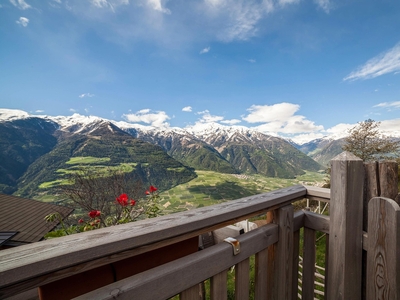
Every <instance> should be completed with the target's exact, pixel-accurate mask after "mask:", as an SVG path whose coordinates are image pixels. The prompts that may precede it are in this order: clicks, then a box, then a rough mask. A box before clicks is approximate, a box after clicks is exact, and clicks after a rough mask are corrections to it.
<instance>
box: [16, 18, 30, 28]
mask: <svg viewBox="0 0 400 300" xmlns="http://www.w3.org/2000/svg"><path fill="white" fill-rule="evenodd" d="M15 23H17V24H19V25H21V26H23V27H26V26H28V23H29V19H28V18H25V17H20V18H19V19H18V20H17V21H15Z"/></svg>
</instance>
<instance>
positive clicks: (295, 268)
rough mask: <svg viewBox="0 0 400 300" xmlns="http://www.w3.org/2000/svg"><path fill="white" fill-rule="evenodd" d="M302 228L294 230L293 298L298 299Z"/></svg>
mask: <svg viewBox="0 0 400 300" xmlns="http://www.w3.org/2000/svg"><path fill="white" fill-rule="evenodd" d="M299 252H300V230H297V231H295V232H293V271H292V276H293V277H292V298H291V299H293V300H295V299H297V294H298V284H299V283H298V281H299V255H300V253H299Z"/></svg>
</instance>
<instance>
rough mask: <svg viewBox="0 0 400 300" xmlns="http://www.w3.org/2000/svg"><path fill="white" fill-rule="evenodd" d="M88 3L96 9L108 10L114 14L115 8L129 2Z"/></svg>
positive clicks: (108, 0)
mask: <svg viewBox="0 0 400 300" xmlns="http://www.w3.org/2000/svg"><path fill="white" fill-rule="evenodd" d="M89 1H90V3H91V4H92V5H93V6H95V7H98V8H109V9H110V10H112V11H113V12H115V8H116V7H117V6H120V5H128V4H129V0H89Z"/></svg>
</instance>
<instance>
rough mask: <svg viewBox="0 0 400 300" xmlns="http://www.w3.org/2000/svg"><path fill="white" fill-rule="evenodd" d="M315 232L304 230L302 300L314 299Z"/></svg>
mask: <svg viewBox="0 0 400 300" xmlns="http://www.w3.org/2000/svg"><path fill="white" fill-rule="evenodd" d="M315 252H316V251H315V230H312V229H309V228H307V227H305V228H304V244H303V287H302V289H303V293H302V299H313V298H314V279H315V278H314V273H315Z"/></svg>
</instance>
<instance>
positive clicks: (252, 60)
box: [247, 59, 256, 64]
mask: <svg viewBox="0 0 400 300" xmlns="http://www.w3.org/2000/svg"><path fill="white" fill-rule="evenodd" d="M247 61H248V62H250V63H252V64H254V63H255V62H256V60H255V59H248V60H247Z"/></svg>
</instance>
